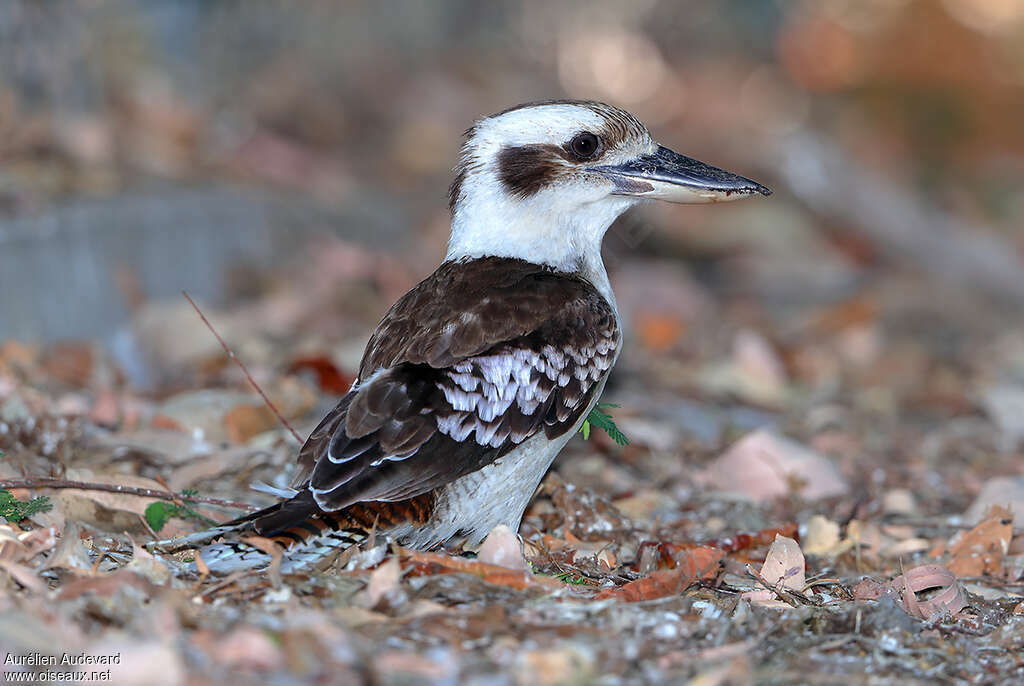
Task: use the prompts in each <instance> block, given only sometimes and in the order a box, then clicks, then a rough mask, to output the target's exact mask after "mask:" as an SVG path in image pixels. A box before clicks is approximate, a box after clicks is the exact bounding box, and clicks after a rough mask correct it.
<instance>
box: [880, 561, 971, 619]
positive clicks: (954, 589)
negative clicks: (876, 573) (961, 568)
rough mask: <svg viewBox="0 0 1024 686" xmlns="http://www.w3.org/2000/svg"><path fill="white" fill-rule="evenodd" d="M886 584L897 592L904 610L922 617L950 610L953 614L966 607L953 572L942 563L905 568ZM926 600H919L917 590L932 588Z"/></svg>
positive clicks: (927, 617)
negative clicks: (904, 570)
mask: <svg viewBox="0 0 1024 686" xmlns="http://www.w3.org/2000/svg"><path fill="white" fill-rule="evenodd" d="M889 586H890V587H891V588H893V589H895V590H897V591H899V592H900V600H901V604H902V606H903V609H904V610H905V611H906V612H907V614H910V615H913V616H914V617H919V618H921V619H930V618H932V617H934V616H935V615H938V614H942V613H943V612H949V613H950V614H955V613H957V612H959V611H960V610H962V609H964V608H965V607H967V599H966V598H965V597H964V593H963V589H961V588H960V584H959V582H958V581H957V578H956V575H955V574H953V572H951V571H949V570H948V569H946V568H945V567H943V566H942V565H921V566H919V567H914V568H912V569H908V570H907V571H906V572H904V573H903V574H901V575H899V576H898V577H896V578H895V579H893V580H892V581H890V582H889ZM936 588H938V589H940V590H938V591H936V592H934V593H932V594H931V595H930V596H929V598H928V599H927V600H919V599H918V598H917V594H918V593H921V592H923V591H931V590H932V589H936Z"/></svg>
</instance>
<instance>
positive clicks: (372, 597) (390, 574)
mask: <svg viewBox="0 0 1024 686" xmlns="http://www.w3.org/2000/svg"><path fill="white" fill-rule="evenodd" d="M401 578H402V566H401V565H400V564H399V562H398V558H397V557H392V558H391V559H389V560H388V561H387V562H385V563H384V564H382V565H381V566H380V567H377V569H375V570H373V572H371V573H370V580H369V582H368V583H367V584H366V597H367V600H368V601H369V602H368V603H367V607H371V608H374V607H377V606H378V605H379V604H380V602H381V601H382V600H384V599H386V598H389V597H393V596H395V595H397V594H398V591H399V590H400V587H399V583H398V582H399V580H400V579H401Z"/></svg>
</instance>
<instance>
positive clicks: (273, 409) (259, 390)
mask: <svg viewBox="0 0 1024 686" xmlns="http://www.w3.org/2000/svg"><path fill="white" fill-rule="evenodd" d="M181 294H182V295H183V296H185V300H188V302H189V304H190V305H191V306H192V308H193V309H194V310H195V311H196V314H198V315H199V318H200V319H202V320H203V324H206V328H208V329H209V330H210V333H212V334H213V335H214V337H216V339H217V342H218V343H220V347H222V348H224V352H226V353H227V354H228V357H230V358H231V359H232V360H234V361H235V364H237V365H238V367H239V369H241V370H242V373H243V374H245V378H247V379H248V380H249V383H250V384H252V387H253V388H255V389H256V392H257V393H259V394H260V397H261V398H263V402H265V403H266V404H267V407H269V408H270V411H271V412H273V413H274V415H275V416H276V417H277V419H278V420H279V421H280V422H281V424H283V425H284V428H286V429H288V430H289V431H291V432H292V436H294V437H295V440H296V441H298V442H299V445H302V444H303V443H305V441H303V440H302V437H301V436H299V432H298V431H296V430H295V429H293V428H292V425H291V424H289V423H288V420H287V419H285V418H284V417H283V416H282V415H281V413H280V412H278V411H277V408H276V407H274V403H272V402H270V398H268V397H267V394H266V393H264V392H263V389H262V388H260V385H259V384H258V383H256V380H255V379H253V378H252V374H250V373H249V370H248V369H246V368H245V365H244V364H242V361H241V360H240V359H238V357H237V356H236V355H235V353H234V351H233V350H232V349H231V348H229V347H228V344H227V343H225V342H224V339H223V338H221V337H220V334H219V333H217V330H216V329H215V328H213V324H211V323H210V320H209V319H207V318H206V315H204V314H203V311H202V310H200V309H199V306H198V305H196V302H195V300H193V299H192V298H191V297H190V296H189V294H188V292H187V291H182V292H181Z"/></svg>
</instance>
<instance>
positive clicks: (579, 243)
mask: <svg viewBox="0 0 1024 686" xmlns="http://www.w3.org/2000/svg"><path fill="white" fill-rule="evenodd" d="M467 200H468V199H467ZM631 204H633V203H632V201H631V200H630V199H627V198H614V197H607V198H603V199H602V200H600V201H598V202H593V203H589V204H585V205H583V206H579V205H577V206H575V207H573V208H571V210H570V209H568V208H567V209H565V210H564V211H560V208H557V207H552V206H551V205H550V204H541V203H530V202H524V201H517V200H511V201H508V200H504V199H499V200H495V199H494V198H492V199H491V201H490V202H480V203H472V202H466V203H460V205H459V206H457V207H456V208H455V212H454V215H453V218H452V232H451V238H450V239H449V241H448V254H447V256H446V258H445V259H447V260H457V259H465V258H477V257H488V256H493V257H514V258H518V259H521V260H526V261H527V262H532V263H534V264H543V265H547V266H550V267H554V268H555V269H557V270H559V271H563V272H566V273H570V274H579V275H580V276H582V277H583V278H585V279H587V280H588V281H590V282H591V283H592V284H594V287H595V288H597V290H598V291H599V292H600V293H601V295H603V296H604V297H605V298H606V299H607V300H608V302H609V303H611V305H612V306H613V307H614V306H615V296H614V294H613V293H612V289H611V284H610V283H609V281H608V273H607V271H606V270H605V267H604V262H603V260H602V259H601V241H602V240H603V238H604V234H605V232H606V231H607V230H608V227H609V226H611V224H612V222H613V221H615V218H616V217H618V216H619V215H620V214H622V212H623V211H625V210H626V209H627V208H628V207H629V206H630V205H631Z"/></svg>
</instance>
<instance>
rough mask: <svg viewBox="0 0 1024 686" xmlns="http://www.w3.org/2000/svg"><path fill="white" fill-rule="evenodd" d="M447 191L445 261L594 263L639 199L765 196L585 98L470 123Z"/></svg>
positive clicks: (589, 266) (569, 266) (579, 267)
mask: <svg viewBox="0 0 1024 686" xmlns="http://www.w3.org/2000/svg"><path fill="white" fill-rule="evenodd" d="M466 137H467V140H466V144H465V146H464V147H463V149H462V157H461V160H460V163H459V166H458V167H457V169H456V177H455V181H454V182H453V183H452V186H451V188H450V189H449V194H448V195H449V204H450V207H451V210H452V234H451V239H450V240H449V243H448V255H447V259H460V258H465V257H482V256H485V255H494V256H501V257H518V258H521V259H525V260H528V261H530V262H535V263H538V264H547V265H551V266H554V267H556V268H558V269H561V270H565V271H583V272H591V273H593V272H594V270H598V271H599V272H600V275H601V276H602V277H603V275H604V268H603V266H602V265H601V241H602V239H603V238H604V234H605V231H607V229H608V227H609V226H611V223H612V222H613V221H614V220H615V218H616V217H618V216H619V215H620V214H622V212H624V211H625V210H626V209H628V208H629V207H630V206H632V205H634V204H636V203H637V202H639V201H640V200H643V199H646V198H655V199H661V200H668V201H670V202H682V203H704V202H719V201H724V200H732V199H735V198H741V197H747V196H750V195H754V194H757V193H762V194H764V195H768V194H770V193H771V191H769V190H768V189H767V188H765V187H764V186H762V185H760V184H758V183H755V182H753V181H751V180H749V179H745V178H743V177H741V176H737V175H735V174H732V173H730V172H727V171H724V170H721V169H718V168H716V167H712V166H710V165H707V164H704V163H703V162H698V161H697V160H694V159H691V158H689V157H684V156H683V155H679V154H677V153H674V152H672V151H671V150H669V149H668V148H665V147H662V146H660V145H658V144H657V143H656V142H655V141H654V139H653V138H652V137H651V134H650V132H648V130H647V127H646V126H644V125H643V124H642V123H641V122H640V121H639V120H638V119H637V118H636V117H634V116H633V115H631V114H630V113H629V112H626V111H624V110H621V109H619V108H617V107H612V106H611V105H605V104H603V103H598V102H587V101H570V100H559V101H548V102H539V103H530V104H526V105H519V106H517V107H513V108H511V109H508V110H505V111H503V112H499V113H498V114H495V115H493V116H490V117H487V118H485V119H482V120H480V121H479V122H477V123H476V124H475V125H474V126H473V128H471V129H470V130H469V131H467V132H466Z"/></svg>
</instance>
